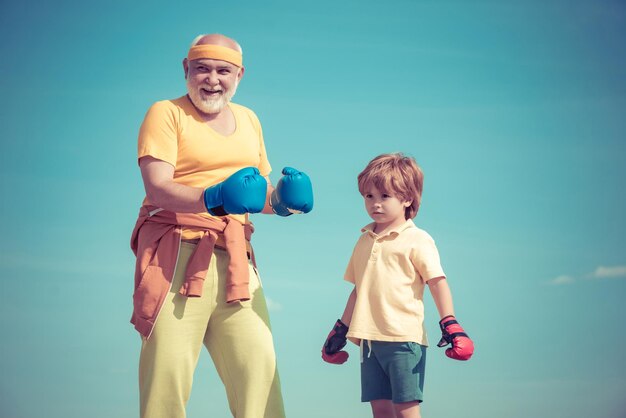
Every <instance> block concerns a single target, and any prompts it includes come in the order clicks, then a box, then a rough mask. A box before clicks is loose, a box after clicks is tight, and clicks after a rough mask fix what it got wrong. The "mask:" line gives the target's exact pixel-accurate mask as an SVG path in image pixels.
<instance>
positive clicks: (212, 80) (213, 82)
mask: <svg viewBox="0 0 626 418" xmlns="http://www.w3.org/2000/svg"><path fill="white" fill-rule="evenodd" d="M205 81H206V82H207V83H208V84H209V85H210V86H217V85H218V84H219V83H220V81H219V78H218V77H217V71H211V72H210V73H208V74H207V76H206V78H205Z"/></svg>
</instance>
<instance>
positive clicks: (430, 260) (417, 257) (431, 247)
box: [411, 233, 445, 282]
mask: <svg viewBox="0 0 626 418" xmlns="http://www.w3.org/2000/svg"><path fill="white" fill-rule="evenodd" d="M411 262H412V263H413V266H414V267H415V270H417V272H418V273H419V275H420V276H421V277H422V280H424V282H427V281H428V280H430V279H434V278H437V277H445V273H444V271H443V267H441V260H440V258H439V251H438V250H437V246H436V245H435V240H433V238H432V237H431V236H430V235H428V234H427V233H424V234H423V235H422V236H420V237H419V238H418V245H416V247H415V248H414V249H413V250H412V251H411Z"/></svg>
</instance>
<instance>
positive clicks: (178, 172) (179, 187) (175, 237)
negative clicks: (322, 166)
mask: <svg viewBox="0 0 626 418" xmlns="http://www.w3.org/2000/svg"><path fill="white" fill-rule="evenodd" d="M183 68H184V71H185V79H186V80H187V95H185V96H183V97H180V98H177V99H174V100H166V101H160V102H157V103H155V104H154V105H152V107H151V108H150V109H149V111H148V113H147V114H146V117H145V119H144V122H143V124H142V126H141V130H140V133H139V153H138V161H139V166H140V168H141V175H142V178H143V182H144V185H145V189H146V198H145V200H144V202H143V205H142V207H141V209H140V212H139V218H138V220H137V224H136V226H135V229H134V231H133V235H132V238H131V247H132V249H133V251H134V252H135V255H136V256H137V265H136V270H135V291H134V294H133V303H134V310H133V316H132V319H131V322H132V323H133V324H134V326H135V328H136V329H137V331H139V333H140V334H141V335H142V337H143V338H142V347H141V356H140V362H139V363H140V364H139V389H140V401H141V402H140V404H141V416H142V417H151V418H154V417H167V418H174V417H184V416H185V405H186V403H187V400H188V399H189V394H190V392H191V384H192V379H193V374H194V370H195V367H196V364H197V361H198V356H199V354H200V351H201V347H202V345H204V346H206V347H207V349H208V351H209V353H210V355H211V357H212V359H213V363H214V364H215V367H216V369H217V372H218V374H219V376H220V378H221V380H222V382H223V383H224V386H225V388H226V393H227V396H228V402H229V405H230V409H231V411H232V414H233V416H235V417H237V418H261V417H265V418H280V417H284V407H283V401H282V395H281V389H280V381H279V377H278V372H277V367H276V359H275V354H274V345H273V341H272V334H271V330H270V323H269V315H268V312H267V305H266V302H265V297H264V295H263V289H262V286H261V282H260V280H259V276H258V271H257V269H256V267H255V264H254V255H253V252H252V247H251V245H250V236H251V234H252V232H253V227H252V224H251V223H250V222H249V219H248V217H249V215H248V214H249V213H257V212H262V213H267V214H272V213H275V214H278V215H281V216H289V215H291V214H292V213H307V212H309V211H310V210H311V209H312V207H313V193H312V188H311V182H310V180H309V178H308V176H307V175H306V174H304V173H302V172H300V171H298V170H295V169H293V168H288V167H287V168H285V169H283V174H284V176H283V177H282V178H281V179H280V180H279V182H278V184H277V187H276V188H274V187H272V185H271V183H270V181H269V177H268V175H269V173H270V171H271V166H270V164H269V161H268V159H267V154H266V150H265V144H264V141H263V135H262V131H261V125H260V123H259V120H258V119H257V117H256V115H255V114H254V113H253V112H252V111H251V110H250V109H248V108H246V107H243V106H240V105H237V104H234V103H232V102H231V98H232V97H233V95H234V94H235V91H236V90H237V86H238V84H239V81H240V80H241V78H242V77H243V74H244V67H243V64H242V50H241V47H240V46H239V44H238V43H237V42H236V41H234V40H233V39H230V38H228V37H226V36H223V35H219V34H212V35H201V36H199V37H197V38H196V39H195V40H194V42H193V43H192V46H191V48H190V49H189V52H188V54H187V57H186V58H185V59H184V60H183ZM207 416H210V414H209V415H207Z"/></svg>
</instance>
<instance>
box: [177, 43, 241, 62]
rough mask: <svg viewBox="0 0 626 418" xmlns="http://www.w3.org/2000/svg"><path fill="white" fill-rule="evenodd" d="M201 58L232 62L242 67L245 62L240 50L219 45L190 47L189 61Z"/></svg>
mask: <svg viewBox="0 0 626 418" xmlns="http://www.w3.org/2000/svg"><path fill="white" fill-rule="evenodd" d="M201 58H210V59H214V60H221V61H226V62H230V63H231V64H234V65H236V66H237V67H241V66H242V64H243V56H242V55H241V53H240V52H239V51H235V50H234V49H230V48H227V47H225V46H219V45H196V46H192V47H191V48H189V53H188V54H187V59H188V60H189V61H192V60H198V59H201Z"/></svg>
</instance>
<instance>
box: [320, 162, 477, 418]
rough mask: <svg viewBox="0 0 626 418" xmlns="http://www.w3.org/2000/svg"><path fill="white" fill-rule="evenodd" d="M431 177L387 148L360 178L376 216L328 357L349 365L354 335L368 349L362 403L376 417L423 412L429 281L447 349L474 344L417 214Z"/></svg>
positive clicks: (351, 266) (466, 350)
mask: <svg viewBox="0 0 626 418" xmlns="http://www.w3.org/2000/svg"><path fill="white" fill-rule="evenodd" d="M423 180H424V176H423V174H422V171H421V169H420V168H419V167H418V165H417V163H416V162H415V160H414V159H413V158H410V157H407V156H404V155H403V154H399V153H397V154H383V155H379V156H378V157H376V158H374V159H373V160H372V161H370V163H369V164H368V165H367V167H366V168H365V170H363V172H361V174H359V176H358V183H359V192H360V193H361V195H362V196H363V199H364V201H365V209H366V211H367V213H368V215H369V216H370V217H371V218H372V219H373V220H374V222H373V223H371V224H369V225H367V226H366V227H364V228H363V229H362V230H361V231H362V232H363V234H362V235H361V237H360V238H359V240H358V242H357V243H356V246H355V248H354V251H353V252H352V257H351V258H350V262H349V263H348V268H347V269H346V274H345V280H347V281H349V282H351V283H353V284H354V285H355V287H354V289H353V290H352V293H351V294H350V296H349V297H348V302H347V303H346V308H345V311H344V313H343V315H342V317H341V319H340V320H337V323H336V324H335V326H334V327H333V330H332V331H331V332H330V334H329V335H328V338H327V339H326V342H325V344H324V347H323V348H322V358H323V359H324V361H326V362H328V363H334V364H342V363H344V362H345V361H346V360H347V359H348V353H347V352H346V351H341V349H342V348H343V347H344V346H345V345H346V338H348V339H350V341H352V342H354V343H356V344H358V345H360V347H361V401H362V402H370V403H371V406H372V412H373V416H374V418H394V417H395V418H419V417H420V408H419V404H420V402H422V400H423V396H422V392H423V388H424V368H425V363H426V346H427V345H428V342H427V339H426V329H425V328H424V304H423V294H424V287H425V286H424V285H425V284H428V288H429V289H430V293H431V294H432V296H433V299H434V301H435V305H436V306H437V310H438V311H439V316H440V317H441V321H439V325H440V327H441V331H442V338H441V340H440V341H439V344H437V345H438V346H439V347H443V346H446V345H448V344H452V347H451V348H448V349H447V350H446V355H447V356H448V357H450V358H453V359H456V360H468V359H469V358H470V357H471V356H472V353H473V351H474V344H473V343H472V340H470V339H469V337H468V336H467V334H465V332H464V331H463V328H461V326H460V325H459V324H458V322H457V321H456V319H455V316H454V308H453V304H452V294H451V292H450V288H449V287H448V282H447V280H446V276H445V274H444V272H443V269H442V268H441V264H440V261H439V253H438V251H437V247H436V246H435V242H434V241H433V239H432V238H431V237H430V235H428V233H426V232H425V231H423V230H421V229H419V228H417V227H416V226H415V224H414V223H413V220H412V219H413V218H414V217H415V215H416V214H417V211H418V209H419V206H420V201H421V196H422V185H423Z"/></svg>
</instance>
